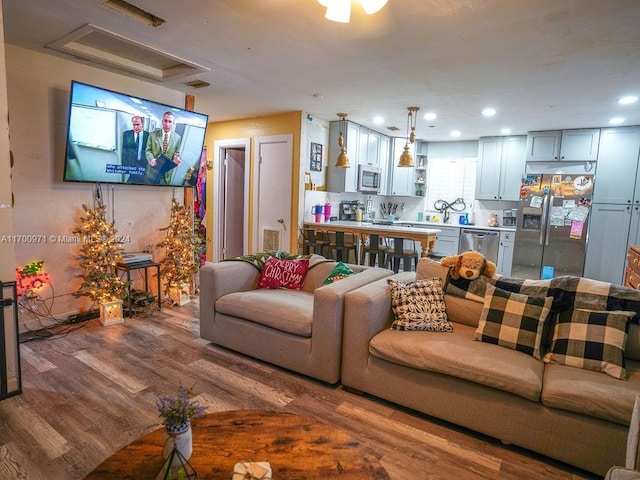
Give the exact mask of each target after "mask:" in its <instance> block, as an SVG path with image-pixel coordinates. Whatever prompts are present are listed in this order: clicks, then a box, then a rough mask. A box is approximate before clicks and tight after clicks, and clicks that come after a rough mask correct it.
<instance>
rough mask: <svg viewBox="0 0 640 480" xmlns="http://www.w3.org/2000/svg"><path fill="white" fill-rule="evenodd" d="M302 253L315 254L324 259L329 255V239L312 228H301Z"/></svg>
mask: <svg viewBox="0 0 640 480" xmlns="http://www.w3.org/2000/svg"><path fill="white" fill-rule="evenodd" d="M300 231H301V232H302V253H303V254H305V255H309V254H311V253H317V254H318V255H322V256H323V257H326V256H327V255H326V254H325V251H326V253H327V254H330V253H331V245H330V244H329V239H328V238H327V237H326V235H325V233H324V232H316V231H315V230H314V229H313V228H302V229H300Z"/></svg>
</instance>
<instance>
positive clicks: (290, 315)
mask: <svg viewBox="0 0 640 480" xmlns="http://www.w3.org/2000/svg"><path fill="white" fill-rule="evenodd" d="M215 309H216V312H218V313H223V314H225V315H231V316H234V317H238V318H242V319H244V320H247V321H250V322H255V323H259V324H262V325H265V326H267V327H270V328H274V329H276V330H280V331H282V332H286V333H290V334H292V335H298V336H301V337H310V336H311V323H312V319H313V294H311V293H307V292H302V291H299V290H286V289H282V290H250V291H247V292H234V293H229V294H228V295H224V296H223V297H220V298H219V299H218V300H217V301H216V305H215Z"/></svg>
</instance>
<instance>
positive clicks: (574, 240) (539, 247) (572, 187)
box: [511, 174, 595, 279]
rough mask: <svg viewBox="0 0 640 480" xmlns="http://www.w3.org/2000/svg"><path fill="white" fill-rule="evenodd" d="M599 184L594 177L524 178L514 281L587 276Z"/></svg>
mask: <svg viewBox="0 0 640 480" xmlns="http://www.w3.org/2000/svg"><path fill="white" fill-rule="evenodd" d="M594 181H595V178H594V177H593V176H591V175H567V174H524V175H523V176H522V185H521V188H520V200H519V202H518V217H517V219H516V239H515V244H514V250H513V268H512V270H511V276H513V277H518V278H530V279H548V278H553V277H558V276H560V275H577V276H582V273H583V269H584V258H585V251H586V247H587V231H588V222H589V213H590V210H591V195H592V192H593V184H594Z"/></svg>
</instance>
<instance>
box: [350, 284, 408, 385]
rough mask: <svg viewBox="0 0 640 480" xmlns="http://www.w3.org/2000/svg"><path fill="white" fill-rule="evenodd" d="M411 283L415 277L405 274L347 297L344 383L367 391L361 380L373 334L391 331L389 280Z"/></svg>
mask: <svg viewBox="0 0 640 480" xmlns="http://www.w3.org/2000/svg"><path fill="white" fill-rule="evenodd" d="M390 279H393V280H398V281H401V282H410V281H413V280H414V279H415V274H414V273H411V272H403V273H399V274H396V275H393V276H390V277H387V278H385V279H383V280H379V281H377V282H373V283H370V284H368V285H365V286H363V287H361V288H358V289H357V290H353V291H351V292H349V293H347V295H345V301H344V303H345V312H344V327H343V328H344V330H343V332H344V333H343V344H342V383H343V384H344V385H346V386H348V387H352V388H355V389H358V390H364V384H363V383H362V382H361V381H359V379H360V378H362V375H363V373H364V370H365V369H366V367H367V362H368V359H369V342H370V341H371V339H372V338H373V336H374V335H376V334H377V333H379V332H381V331H382V330H384V329H386V328H389V327H390V326H391V322H392V321H393V311H392V310H391V292H390V291H389V285H388V282H387V281H388V280H390Z"/></svg>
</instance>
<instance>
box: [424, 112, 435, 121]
mask: <svg viewBox="0 0 640 480" xmlns="http://www.w3.org/2000/svg"><path fill="white" fill-rule="evenodd" d="M436 118H438V116H437V115H436V114H435V113H433V112H427V113H425V114H424V119H425V120H435V119H436Z"/></svg>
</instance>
